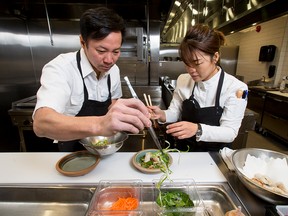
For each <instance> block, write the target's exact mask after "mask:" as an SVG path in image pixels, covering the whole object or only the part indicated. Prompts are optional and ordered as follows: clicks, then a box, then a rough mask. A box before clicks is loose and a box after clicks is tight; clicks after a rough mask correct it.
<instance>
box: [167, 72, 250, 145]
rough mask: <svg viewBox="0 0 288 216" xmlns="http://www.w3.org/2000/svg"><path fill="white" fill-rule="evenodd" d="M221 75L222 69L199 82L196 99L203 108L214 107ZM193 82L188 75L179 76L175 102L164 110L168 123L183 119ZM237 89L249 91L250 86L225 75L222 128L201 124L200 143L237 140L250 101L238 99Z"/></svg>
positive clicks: (174, 94)
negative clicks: (182, 115)
mask: <svg viewBox="0 0 288 216" xmlns="http://www.w3.org/2000/svg"><path fill="white" fill-rule="evenodd" d="M220 74H221V70H219V71H218V72H217V73H216V74H215V75H214V76H213V77H212V78H211V79H209V80H207V81H203V82H202V81H200V82H198V85H197V86H196V87H195V90H194V98H195V99H196V100H197V101H198V103H199V105H200V107H210V106H215V99H216V90H217V86H218V80H219V77H220ZM194 83H195V82H194V80H193V79H192V78H191V76H190V75H189V74H188V73H186V74H181V75H180V76H179V77H178V79H177V84H176V88H175V90H174V93H173V98H172V101H171V103H170V106H169V108H168V109H167V110H165V115H166V123H171V122H176V121H180V120H181V112H182V103H183V101H184V100H186V99H188V98H189V97H190V96H191V93H192V89H193V86H194ZM238 90H248V87H247V85H246V84H245V83H243V82H241V81H240V80H238V79H237V78H235V77H234V76H232V75H230V74H227V73H225V76H224V82H223V86H222V90H221V95H220V101H219V105H220V106H221V107H222V108H224V110H223V114H222V116H221V118H220V127H219V126H211V125H205V124H201V126H202V131H203V133H202V135H201V137H200V140H199V141H205V142H213V141H214V142H232V141H233V140H234V139H235V137H236V136H237V134H238V130H239V128H240V126H241V122H242V119H243V117H244V113H245V109H246V106H247V98H245V99H242V98H237V97H236V92H237V91H238ZM191 115H193V113H191Z"/></svg>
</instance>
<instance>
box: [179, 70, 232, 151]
mask: <svg viewBox="0 0 288 216" xmlns="http://www.w3.org/2000/svg"><path fill="white" fill-rule="evenodd" d="M223 80H224V71H223V70H221V74H220V78H219V81H218V86H217V91H216V100H215V106H211V107H203V108H201V107H200V105H199V103H198V102H197V100H196V99H195V98H194V89H195V86H196V85H197V83H195V85H194V87H193V90H192V94H191V96H190V98H189V99H186V100H184V101H183V104H182V121H189V122H193V123H203V124H207V125H211V126H220V118H221V115H222V113H223V108H222V107H221V106H220V105H219V100H220V93H221V89H222V85H223ZM176 142H177V148H178V149H180V150H187V145H188V146H189V151H219V149H221V148H224V147H229V146H230V145H231V143H221V142H203V141H199V142H197V141H196V136H193V137H191V138H188V139H183V140H177V141H176Z"/></svg>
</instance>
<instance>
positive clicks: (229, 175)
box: [0, 143, 274, 216]
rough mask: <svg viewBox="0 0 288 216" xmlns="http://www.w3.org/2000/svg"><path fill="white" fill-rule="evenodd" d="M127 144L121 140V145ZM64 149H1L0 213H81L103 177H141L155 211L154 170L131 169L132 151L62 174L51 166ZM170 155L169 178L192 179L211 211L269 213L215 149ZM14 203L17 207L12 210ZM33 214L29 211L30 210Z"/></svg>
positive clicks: (148, 205) (147, 202)
mask: <svg viewBox="0 0 288 216" xmlns="http://www.w3.org/2000/svg"><path fill="white" fill-rule="evenodd" d="M125 145H127V143H124V146H125ZM67 154H68V153H56V152H55V153H54V152H53V153H51V152H49V153H35V152H33V153H31V152H26V153H1V157H0V167H1V170H2V173H1V178H0V212H1V215H4V216H6V215H11V213H12V215H19V214H20V213H22V212H24V211H25V212H27V214H28V215H41V214H43V213H44V212H46V213H47V212H49V214H50V215H59V212H60V213H61V215H85V212H86V211H87V209H88V207H89V203H90V201H91V199H92V197H93V194H94V192H95V190H96V189H97V186H98V183H99V182H100V181H102V180H111V181H125V180H130V181H131V180H133V179H141V180H142V181H143V188H142V190H143V197H142V198H143V203H142V205H143V206H142V207H143V210H144V214H145V215H153V214H152V212H151V207H152V205H153V203H152V202H153V200H152V193H151V190H152V182H153V180H155V179H159V178H160V177H161V175H162V174H161V173H158V174H146V173H142V172H140V171H139V170H137V169H136V168H135V167H133V165H132V163H131V159H132V158H133V155H134V154H135V152H117V153H115V154H113V155H110V156H107V157H103V158H101V160H100V162H99V164H98V165H97V166H96V167H95V168H94V169H93V170H92V171H91V172H90V173H88V174H86V175H83V176H78V177H69V176H64V175H62V174H61V173H59V172H58V171H57V170H56V168H55V165H56V163H57V161H59V160H60V159H61V158H62V157H64V156H65V155H67ZM170 154H171V155H172V157H173V164H172V166H171V170H172V174H171V179H172V180H173V179H193V180H194V181H195V183H196V188H197V191H198V193H199V194H200V197H201V198H202V200H203V202H204V204H205V206H206V207H207V208H208V209H211V210H212V212H214V213H215V214H214V215H217V216H218V215H219V216H222V215H223V216H224V214H225V212H227V211H228V210H232V209H236V208H237V207H238V206H241V208H242V212H243V213H244V214H245V215H265V214H266V215H273V214H267V212H268V211H270V210H269V209H266V207H271V208H274V207H273V205H272V204H270V203H268V202H266V201H263V200H262V199H260V198H258V197H257V196H255V195H253V194H252V193H251V192H250V191H249V190H247V189H246V188H245V186H244V185H243V184H242V183H241V182H240V180H239V178H238V177H237V175H236V173H235V172H234V171H231V170H229V169H228V168H227V167H226V165H225V163H224V162H223V160H222V158H221V156H220V154H219V153H218V152H210V153H208V152H198V153H196V152H195V153H192V152H191V153H188V152H186V153H180V154H179V153H176V152H175V153H170ZM16 206H17V208H16ZM30 213H31V214H30Z"/></svg>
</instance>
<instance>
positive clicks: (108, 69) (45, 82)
mask: <svg viewBox="0 0 288 216" xmlns="http://www.w3.org/2000/svg"><path fill="white" fill-rule="evenodd" d="M80 32H81V34H80V44H81V49H80V50H78V51H76V52H70V53H65V54H60V55H59V56H57V57H56V58H55V59H53V60H52V61H50V62H48V63H47V64H46V65H45V66H44V67H43V70H42V76H41V87H40V88H39V90H38V92H37V104H36V107H35V110H34V113H33V120H34V122H33V129H34V132H35V133H36V135H37V136H39V137H47V138H50V139H53V140H55V142H58V147H59V150H60V151H76V150H80V149H81V148H83V147H82V145H81V144H79V143H78V141H77V140H79V139H81V138H84V137H88V136H94V135H102V136H110V135H113V134H115V133H116V132H118V131H128V132H131V133H138V132H139V131H140V130H142V129H143V128H144V127H145V126H149V125H150V124H151V121H150V120H149V114H148V110H147V108H146V107H145V105H144V104H143V103H142V102H140V100H136V99H119V98H120V97H121V96H122V90H121V81H120V71H119V68H118V66H117V65H116V64H115V63H116V61H117V60H118V58H119V56H120V48H121V45H122V42H123V37H124V34H125V25H124V20H123V19H122V18H121V17H120V16H119V15H118V14H116V13H115V12H114V11H113V10H111V9H108V8H106V7H99V8H95V9H89V10H87V11H85V12H84V13H83V14H82V16H81V18H80Z"/></svg>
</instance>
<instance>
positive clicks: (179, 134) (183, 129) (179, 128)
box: [166, 121, 198, 139]
mask: <svg viewBox="0 0 288 216" xmlns="http://www.w3.org/2000/svg"><path fill="white" fill-rule="evenodd" d="M166 129H167V130H166V133H167V134H171V135H172V136H174V137H176V138H177V139H186V138H190V137H192V136H194V135H195V134H196V132H197V129H198V125H197V124H195V123H192V122H187V121H180V122H176V123H173V124H169V125H167V127H166Z"/></svg>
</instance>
